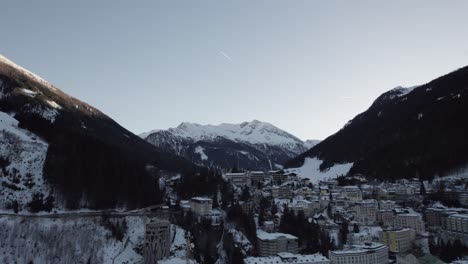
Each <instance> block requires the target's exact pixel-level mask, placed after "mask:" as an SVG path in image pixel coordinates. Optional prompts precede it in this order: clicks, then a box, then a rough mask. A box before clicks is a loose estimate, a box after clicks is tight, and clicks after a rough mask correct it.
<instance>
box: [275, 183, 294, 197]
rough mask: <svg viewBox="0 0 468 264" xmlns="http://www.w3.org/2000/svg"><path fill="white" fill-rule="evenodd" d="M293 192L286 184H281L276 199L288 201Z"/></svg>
mask: <svg viewBox="0 0 468 264" xmlns="http://www.w3.org/2000/svg"><path fill="white" fill-rule="evenodd" d="M292 196H293V190H292V187H290V186H288V185H287V184H283V185H281V186H280V187H279V189H278V198H282V199H288V198H292Z"/></svg>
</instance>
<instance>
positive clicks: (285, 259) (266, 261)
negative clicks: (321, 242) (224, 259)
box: [244, 252, 328, 264]
mask: <svg viewBox="0 0 468 264" xmlns="http://www.w3.org/2000/svg"><path fill="white" fill-rule="evenodd" d="M317 261H328V259H327V258H326V257H324V256H323V255H321V254H320V253H316V254H313V255H299V254H293V253H288V252H282V253H278V255H276V256H270V257H248V258H245V259H244V263H245V264H281V263H296V264H301V263H304V264H306V263H312V262H317Z"/></svg>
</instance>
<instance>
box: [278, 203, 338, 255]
mask: <svg viewBox="0 0 468 264" xmlns="http://www.w3.org/2000/svg"><path fill="white" fill-rule="evenodd" d="M279 229H280V232H282V233H286V234H291V235H294V236H296V237H298V238H299V248H301V253H303V254H314V253H317V252H320V253H322V254H323V255H325V256H326V255H328V251H329V250H333V249H334V247H335V243H334V242H333V240H332V239H330V236H329V234H328V232H326V231H325V230H323V229H321V228H320V226H319V225H318V224H317V223H314V222H313V221H309V219H307V218H306V217H305V216H304V213H303V212H299V213H298V214H297V215H295V214H294V213H292V212H291V211H290V210H289V209H288V207H285V208H284V210H283V215H282V216H281V222H280V227H279Z"/></svg>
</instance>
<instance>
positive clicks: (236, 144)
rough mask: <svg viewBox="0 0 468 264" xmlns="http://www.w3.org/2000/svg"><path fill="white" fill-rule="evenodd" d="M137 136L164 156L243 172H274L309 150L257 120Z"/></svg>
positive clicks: (183, 127) (191, 125)
mask: <svg viewBox="0 0 468 264" xmlns="http://www.w3.org/2000/svg"><path fill="white" fill-rule="evenodd" d="M140 136H141V137H143V138H144V139H145V140H146V141H148V142H150V143H151V144H153V145H155V146H158V147H159V148H161V149H163V150H165V151H167V152H172V153H174V154H176V155H180V156H184V157H185V158H187V159H189V160H191V161H193V162H196V163H197V164H202V165H206V166H215V167H219V168H232V165H233V164H234V163H236V166H238V167H242V168H245V169H247V168H252V167H255V168H260V169H274V168H277V167H278V166H280V165H281V164H282V163H283V162H284V161H286V160H288V159H290V158H291V157H294V156H295V155H297V154H299V153H302V152H304V151H306V150H308V149H309V147H308V146H309V145H308V144H306V143H305V142H303V141H302V140H300V139H299V138H297V137H295V136H293V135H291V134H290V133H288V132H286V131H283V130H281V129H279V128H277V127H276V126H274V125H272V124H270V123H267V122H262V121H259V120H252V121H248V122H242V123H240V124H229V123H222V124H219V125H200V124H196V123H188V122H183V123H181V124H180V125H178V126H177V127H175V128H169V129H168V130H160V131H157V132H155V133H144V134H142V135H140Z"/></svg>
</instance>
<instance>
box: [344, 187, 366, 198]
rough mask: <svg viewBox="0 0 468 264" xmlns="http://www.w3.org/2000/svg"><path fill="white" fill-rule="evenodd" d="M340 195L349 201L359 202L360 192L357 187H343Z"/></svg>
mask: <svg viewBox="0 0 468 264" xmlns="http://www.w3.org/2000/svg"><path fill="white" fill-rule="evenodd" d="M341 195H342V196H343V197H344V198H347V199H349V200H350V201H356V202H357V201H361V200H362V191H361V190H360V189H359V187H357V186H344V187H343V189H342V191H341Z"/></svg>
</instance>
